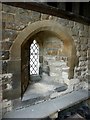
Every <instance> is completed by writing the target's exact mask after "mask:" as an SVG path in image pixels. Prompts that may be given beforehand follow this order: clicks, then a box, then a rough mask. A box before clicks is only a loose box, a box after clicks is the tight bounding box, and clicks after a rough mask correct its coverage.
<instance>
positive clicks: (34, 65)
mask: <svg viewBox="0 0 90 120" xmlns="http://www.w3.org/2000/svg"><path fill="white" fill-rule="evenodd" d="M30 75H39V45H38V44H37V41H36V40H33V43H32V44H31V45H30Z"/></svg>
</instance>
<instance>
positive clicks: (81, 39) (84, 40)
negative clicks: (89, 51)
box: [80, 37, 88, 44]
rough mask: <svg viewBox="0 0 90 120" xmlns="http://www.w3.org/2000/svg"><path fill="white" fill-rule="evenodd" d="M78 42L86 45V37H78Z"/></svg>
mask: <svg viewBox="0 0 90 120" xmlns="http://www.w3.org/2000/svg"><path fill="white" fill-rule="evenodd" d="M80 42H81V44H87V43H88V38H87V37H80Z"/></svg>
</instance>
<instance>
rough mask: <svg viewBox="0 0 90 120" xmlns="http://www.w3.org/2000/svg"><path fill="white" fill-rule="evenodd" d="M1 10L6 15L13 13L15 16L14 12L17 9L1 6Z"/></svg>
mask: <svg viewBox="0 0 90 120" xmlns="http://www.w3.org/2000/svg"><path fill="white" fill-rule="evenodd" d="M2 10H3V11H4V12H6V13H14V14H15V12H16V10H17V7H14V6H9V5H5V4H3V5H2Z"/></svg>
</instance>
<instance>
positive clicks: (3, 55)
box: [2, 51, 9, 60]
mask: <svg viewBox="0 0 90 120" xmlns="http://www.w3.org/2000/svg"><path fill="white" fill-rule="evenodd" d="M8 59H9V51H2V60H8Z"/></svg>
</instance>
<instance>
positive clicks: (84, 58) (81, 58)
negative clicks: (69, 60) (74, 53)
mask: <svg viewBox="0 0 90 120" xmlns="http://www.w3.org/2000/svg"><path fill="white" fill-rule="evenodd" d="M86 60H87V57H83V56H82V57H80V58H79V61H86Z"/></svg>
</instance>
